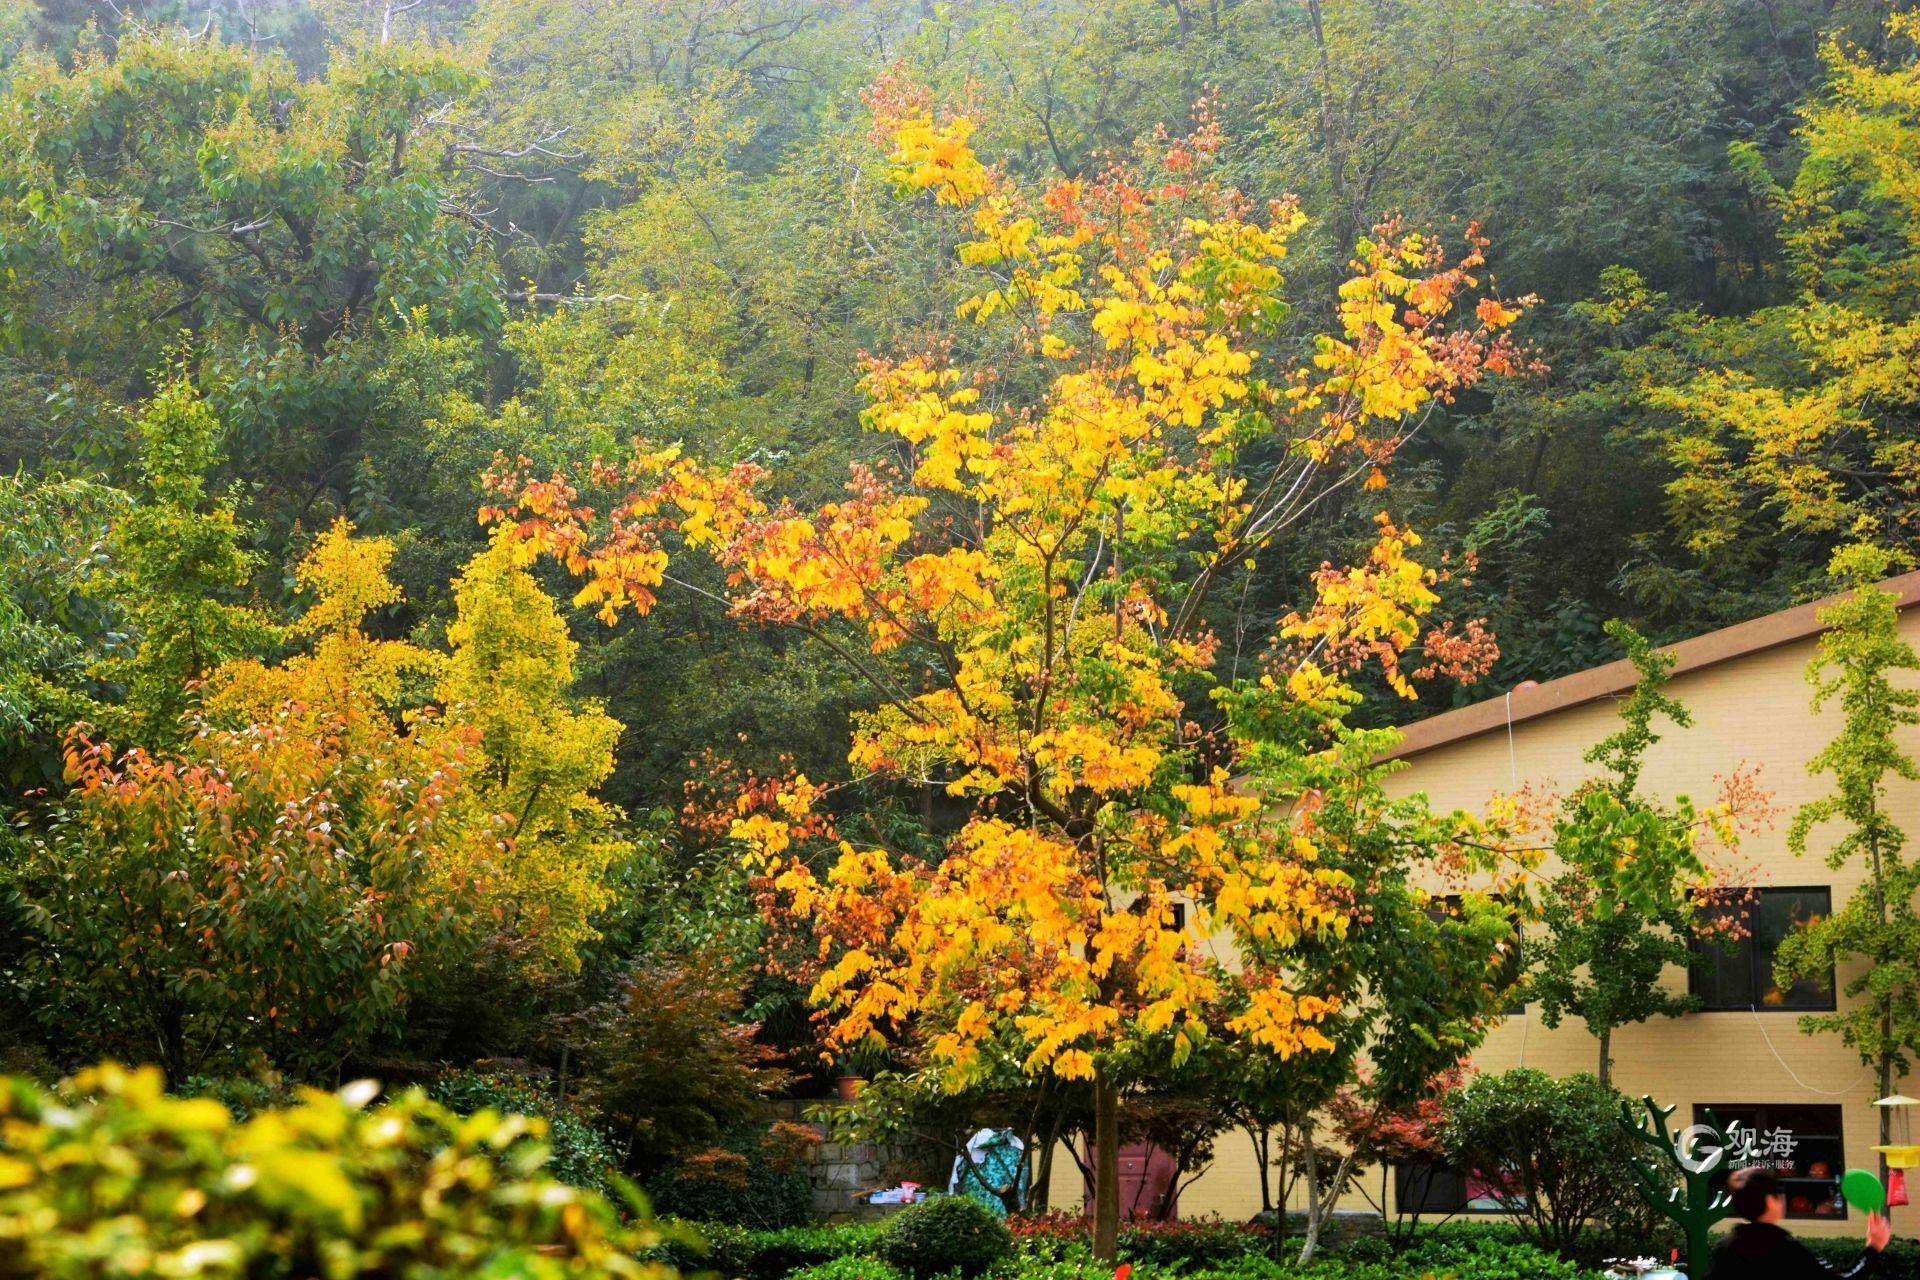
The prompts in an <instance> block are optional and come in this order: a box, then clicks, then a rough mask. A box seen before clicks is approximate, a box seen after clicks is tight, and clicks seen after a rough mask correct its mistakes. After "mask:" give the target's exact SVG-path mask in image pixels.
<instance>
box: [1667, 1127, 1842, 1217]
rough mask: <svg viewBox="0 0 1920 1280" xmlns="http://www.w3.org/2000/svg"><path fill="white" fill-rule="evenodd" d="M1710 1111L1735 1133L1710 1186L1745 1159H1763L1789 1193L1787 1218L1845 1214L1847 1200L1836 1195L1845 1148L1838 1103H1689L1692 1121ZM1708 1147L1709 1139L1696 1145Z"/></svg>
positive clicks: (1753, 1162) (1760, 1161)
mask: <svg viewBox="0 0 1920 1280" xmlns="http://www.w3.org/2000/svg"><path fill="white" fill-rule="evenodd" d="M1709 1113H1711V1114H1713V1115H1714V1116H1717V1117H1718V1118H1719V1120H1720V1123H1721V1124H1722V1125H1724V1126H1725V1127H1726V1130H1727V1136H1728V1137H1730V1138H1732V1139H1733V1157H1732V1159H1730V1160H1729V1161H1728V1162H1727V1165H1728V1167H1727V1168H1724V1169H1722V1170H1721V1171H1720V1172H1719V1173H1717V1174H1716V1175H1714V1186H1715V1187H1719V1186H1722V1185H1724V1184H1725V1182H1726V1175H1727V1174H1728V1173H1730V1172H1732V1170H1734V1169H1741V1168H1745V1167H1747V1166H1749V1165H1765V1166H1766V1167H1768V1168H1770V1169H1772V1170H1773V1171H1774V1173H1775V1174H1776V1175H1777V1176H1778V1177H1779V1179H1780V1189H1781V1190H1782V1191H1784V1192H1786V1194H1787V1216H1788V1217H1789V1218H1844V1217H1846V1216H1847V1205H1846V1201H1845V1200H1843V1199H1842V1198H1841V1196H1840V1174H1841V1172H1842V1171H1843V1170H1844V1169H1845V1168H1846V1166H1847V1161H1846V1153H1845V1151H1844V1150H1843V1149H1842V1145H1841V1139H1840V1132H1841V1130H1840V1108H1839V1107H1818V1106H1770V1105H1765V1104H1760V1105H1756V1104H1754V1103H1748V1102H1728V1103H1715V1104H1703V1105H1700V1106H1696V1107H1694V1109H1693V1119H1694V1122H1695V1123H1696V1124H1698V1123H1702V1122H1704V1121H1705V1120H1706V1119H1707V1116H1708V1114H1709ZM1697 1149H1698V1150H1700V1151H1702V1152H1706V1151H1711V1150H1712V1149H1713V1143H1712V1142H1711V1140H1709V1141H1707V1142H1703V1143H1701V1144H1700V1146H1699V1147H1698V1148H1697Z"/></svg>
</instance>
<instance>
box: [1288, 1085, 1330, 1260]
mask: <svg viewBox="0 0 1920 1280" xmlns="http://www.w3.org/2000/svg"><path fill="white" fill-rule="evenodd" d="M1300 1169H1301V1175H1300V1176H1301V1177H1302V1178H1304V1179H1305V1180H1306V1184H1307V1238H1306V1239H1305V1240H1304V1241H1303V1242H1301V1245H1300V1265H1301V1266H1303V1267H1304V1266H1306V1265H1307V1264H1308V1263H1310V1262H1312V1261H1313V1251H1314V1250H1315V1249H1317V1248H1319V1247H1320V1156H1319V1153H1318V1152H1316V1151H1315V1150H1314V1149H1313V1121H1312V1120H1310V1119H1309V1120H1306V1121H1303V1122H1302V1123H1301V1125H1300ZM1280 1229H1281V1230H1282V1231H1284V1230H1286V1207H1285V1206H1284V1205H1283V1206H1281V1211H1280Z"/></svg>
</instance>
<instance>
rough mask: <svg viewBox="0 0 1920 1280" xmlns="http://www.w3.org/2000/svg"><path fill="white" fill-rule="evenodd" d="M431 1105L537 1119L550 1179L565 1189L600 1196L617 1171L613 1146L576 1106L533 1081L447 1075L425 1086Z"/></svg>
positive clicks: (514, 1076) (503, 1075) (506, 1074)
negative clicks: (541, 1122) (542, 1124)
mask: <svg viewBox="0 0 1920 1280" xmlns="http://www.w3.org/2000/svg"><path fill="white" fill-rule="evenodd" d="M427 1091H428V1093H429V1094H431V1095H432V1097H433V1099H434V1100H435V1101H436V1102H440V1103H443V1104H445V1105H446V1106H448V1107H451V1108H452V1109H453V1110H455V1111H458V1112H459V1113H460V1114H461V1115H472V1114H474V1113H475V1112H478V1111H492V1112H494V1113H496V1114H498V1115H522V1116H537V1117H539V1118H540V1119H542V1120H545V1121H546V1122H547V1149H548V1156H547V1166H546V1173H547V1176H548V1177H550V1178H554V1179H556V1180H558V1181H560V1182H564V1183H566V1184H567V1185H568V1186H570V1187H581V1188H583V1189H585V1190H588V1191H598V1192H601V1193H603V1194H604V1193H605V1192H606V1191H607V1190H608V1188H609V1186H610V1183H609V1179H610V1178H611V1177H612V1175H613V1174H614V1172H615V1170H616V1169H617V1168H618V1167H619V1160H618V1157H617V1155H616V1154H615V1152H614V1149H613V1144H612V1143H611V1142H609V1141H608V1140H607V1136H606V1134H604V1133H602V1132H601V1131H600V1130H599V1129H598V1128H596V1127H595V1126H594V1125H593V1123H592V1122H591V1121H589V1120H588V1119H587V1118H586V1116H585V1115H583V1114H582V1113H581V1112H580V1110H579V1109H578V1108H577V1107H574V1106H573V1105H571V1104H570V1103H567V1102H563V1101H561V1100H560V1099H559V1098H556V1097H554V1095H553V1094H552V1093H551V1092H549V1091H548V1090H546V1089H544V1088H542V1087H541V1086H540V1084H539V1083H538V1082H537V1081H534V1080H530V1079H528V1078H527V1077H526V1076H524V1075H522V1074H520V1073H518V1072H514V1071H502V1070H487V1069H481V1068H469V1069H467V1070H464V1071H449V1072H447V1073H446V1074H444V1075H442V1076H440V1077H439V1078H438V1079H436V1080H435V1081H434V1082H433V1083H432V1084H431V1085H430V1086H428V1090H427Z"/></svg>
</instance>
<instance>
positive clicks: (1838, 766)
mask: <svg viewBox="0 0 1920 1280" xmlns="http://www.w3.org/2000/svg"><path fill="white" fill-rule="evenodd" d="M1888 567H1889V564H1888V557H1887V556H1886V555H1885V554H1884V553H1882V552H1879V551H1877V550H1873V549H1871V548H1865V547H1856V548H1853V549H1852V550H1850V551H1847V552H1843V553H1841V554H1840V555H1839V556H1836V557H1835V560H1834V570H1835V574H1836V576H1838V577H1840V578H1841V579H1842V580H1843V581H1846V582H1848V583H1849V584H1850V585H1851V586H1852V587H1853V590H1852V592H1850V593H1849V594H1848V595H1847V596H1845V597H1844V598H1842V599H1841V600H1840V601H1838V602H1837V603H1835V604H1831V605H1828V606H1827V607H1826V608H1825V609H1823V610H1821V612H1820V615H1819V618H1820V624H1821V625H1822V626H1823V627H1825V628H1826V631H1825V633H1824V634H1823V635H1822V636H1821V637H1820V644H1819V648H1818V650H1817V651H1816V652H1815V654H1814V657H1813V660H1812V662H1810V663H1809V664H1808V666H1807V681H1808V683H1810V684H1811V685H1812V686H1813V709H1814V710H1815V711H1816V712H1817V711H1819V710H1821V709H1822V708H1823V707H1825V706H1826V705H1828V704H1829V703H1833V702H1837V703H1838V704H1839V708H1840V715H1841V725H1840V732H1839V734H1838V735H1837V736H1835V738H1834V739H1833V741H1832V742H1830V743H1828V744H1827V746H1826V747H1825V748H1824V749H1822V750H1821V751H1820V753H1819V754H1818V755H1816V756H1814V758H1813V759H1812V760H1810V761H1809V762H1808V764H1807V769H1808V772H1810V773H1813V774H1816V775H1818V774H1831V775H1832V777H1833V783H1834V791H1833V794H1831V795H1828V796H1823V797H1821V798H1820V799H1818V800H1814V801H1810V802H1809V803H1807V804H1804V805H1802V806H1801V807H1800V809H1799V811H1798V812H1796V813H1795V814H1794V815H1793V824H1792V826H1790V827H1789V828H1788V830H1787V847H1788V848H1790V849H1792V850H1793V852H1794V853H1795V854H1796V855H1801V856H1804V855H1805V854H1806V853H1807V851H1808V849H1809V847H1810V841H1813V840H1814V839H1816V835H1817V833H1821V832H1823V831H1826V830H1829V829H1830V828H1831V826H1832V825H1838V827H1839V829H1840V833H1839V835H1838V838H1836V839H1834V840H1833V842H1832V844H1830V845H1828V846H1827V850H1826V859H1827V865H1828V866H1829V867H1832V868H1834V869H1835V870H1839V869H1841V868H1844V867H1848V866H1852V867H1856V868H1858V869H1859V871H1860V872H1861V882H1860V885H1859V887H1858V888H1857V889H1855V890H1854V892H1853V894H1852V895H1851V896H1850V897H1849V898H1848V899H1847V901H1846V902H1845V904H1843V905H1842V906H1841V907H1840V909H1839V910H1837V911H1835V912H1834V913H1833V914H1832V915H1829V916H1826V917H1825V918H1822V919H1815V920H1809V921H1805V922H1802V923H1801V924H1800V926H1799V927H1798V928H1797V929H1795V930H1794V931H1793V932H1792V933H1791V934H1789V935H1788V936H1787V938H1786V939H1785V940H1784V941H1783V942H1782V944H1781V946H1780V951H1779V954H1778V955H1777V956H1776V957H1775V962H1774V965H1775V967H1774V971H1775V975H1776V978H1775V980H1776V981H1779V982H1783V983H1784V982H1791V981H1797V980H1811V981H1815V982H1819V983H1821V984H1823V985H1825V984H1829V983H1831V982H1832V981H1833V973H1834V968H1835V966H1836V965H1838V964H1843V963H1851V964H1854V965H1857V966H1858V972H1857V973H1856V974H1854V975H1853V976H1852V977H1850V978H1849V979H1848V981H1847V983H1846V988H1845V990H1846V994H1847V996H1848V997H1849V998H1850V1001H1851V1003H1849V1004H1848V1005H1846V1006H1845V1007H1843V1008H1840V1009H1836V1010H1835V1011H1834V1012H1832V1013H1810V1014H1805V1015H1802V1017H1801V1019H1800V1025H1801V1027H1802V1028H1803V1029H1804V1030H1807V1031H1812V1032H1827V1033H1833V1034H1838V1035H1839V1036H1840V1038H1841V1040H1842V1041H1844V1042H1845V1043H1846V1044H1847V1046H1848V1047H1849V1048H1851V1049H1853V1050H1854V1051H1855V1052H1857V1053H1858V1054H1859V1055H1860V1059H1861V1061H1862V1062H1865V1063H1866V1064H1867V1065H1868V1066H1870V1067H1872V1068H1873V1069H1874V1071H1875V1073H1876V1077H1877V1079H1878V1081H1879V1088H1880V1096H1882V1097H1885V1096H1886V1095H1888V1094H1890V1093H1892V1092H1893V1089H1894V1085H1895V1083H1896V1082H1897V1081H1898V1080H1899V1079H1900V1077H1901V1076H1903V1075H1905V1074H1906V1072H1907V1070H1908V1067H1909V1064H1910V1063H1911V1062H1912V1061H1913V1059H1914V1057H1915V1055H1916V1053H1917V1052H1920V911H1916V910H1915V907H1914V895H1915V894H1916V893H1920V863H1915V862H1914V861H1913V860H1911V859H1909V858H1907V857H1906V856H1905V855H1904V852H1903V851H1904V849H1905V847H1906V842H1907V837H1906V832H1904V831H1902V830H1901V829H1900V825H1899V823H1897V822H1896V821H1895V820H1894V819H1893V817H1892V815H1891V814H1890V813H1889V812H1888V806H1887V788H1888V785H1889V784H1890V783H1892V782H1895V781H1908V782H1911V781H1914V780H1915V779H1920V768H1916V767H1915V765H1914V762H1913V758H1912V757H1911V756H1909V755H1908V754H1907V752H1906V751H1905V749H1903V748H1902V746H1901V745H1900V743H1899V742H1898V741H1897V737H1898V735H1899V734H1900V731H1901V730H1903V729H1906V728H1908V727H1910V726H1912V725H1915V724H1920V692H1916V691H1915V690H1913V689H1911V688H1906V687H1903V686H1901V685H1898V684H1896V683H1894V675H1895V673H1897V672H1903V671H1912V670H1915V669H1916V668H1920V658H1917V657H1916V656H1915V654H1914V651H1913V646H1912V645H1910V644H1908V643H1907V641H1906V640H1905V639H1903V638H1902V637H1901V635H1900V611H1899V608H1898V606H1897V605H1896V603H1895V601H1894V598H1893V597H1892V596H1891V595H1889V594H1888V593H1887V592H1885V591H1882V590H1879V589H1877V588H1875V587H1874V586H1873V585H1872V584H1873V582H1874V580H1876V579H1878V578H1881V577H1884V576H1885V575H1886V573H1887V570H1888ZM1879 1110H1880V1142H1881V1144H1882V1145H1885V1144H1887V1143H1889V1142H1891V1141H1892V1140H1893V1139H1892V1137H1891V1136H1890V1120H1891V1117H1890V1115H1889V1114H1888V1112H1887V1109H1886V1108H1885V1107H1882V1108H1880V1109H1879ZM1886 1163H1887V1162H1886V1156H1885V1155H1884V1154H1883V1155H1882V1156H1881V1157H1880V1167H1881V1172H1882V1173H1883V1174H1884V1173H1885V1171H1886Z"/></svg>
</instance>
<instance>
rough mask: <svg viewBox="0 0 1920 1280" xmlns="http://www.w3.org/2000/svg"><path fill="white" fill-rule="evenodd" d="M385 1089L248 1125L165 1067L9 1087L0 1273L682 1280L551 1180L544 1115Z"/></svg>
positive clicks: (648, 1239)
mask: <svg viewBox="0 0 1920 1280" xmlns="http://www.w3.org/2000/svg"><path fill="white" fill-rule="evenodd" d="M373 1094H374V1090H373V1089H372V1088H371V1087H362V1086H349V1088H348V1089H345V1090H342V1091H341V1093H339V1094H323V1093H317V1092H308V1093H306V1094H305V1095H303V1098H302V1100H301V1101H300V1102H299V1103H297V1104H296V1105H294V1106H291V1107H285V1108H270V1109H266V1110H262V1111H260V1112H258V1113H257V1114H255V1115H254V1116H253V1117H252V1118H251V1119H249V1120H246V1121H244V1122H240V1121H236V1120H235V1119H234V1117H233V1115H232V1113H230V1112H229V1111H228V1110H227V1108H226V1107H225V1106H223V1105H221V1104H220V1103H219V1102H217V1101H215V1100H213V1099H211V1098H178V1097H170V1096H168V1095H167V1094H166V1093H165V1092H164V1091H163V1088H162V1085H161V1076H160V1072H159V1070H158V1069H157V1068H151V1067H148V1068H143V1069H141V1070H138V1071H127V1070H123V1069H121V1068H119V1067H113V1066H103V1067H97V1068H93V1069H91V1070H88V1071H83V1072H81V1073H80V1074H79V1075H77V1076H76V1077H74V1079H73V1080H72V1081H71V1082H70V1083H69V1084H66V1085H62V1086H60V1087H58V1088H56V1089H52V1090H48V1089H44V1088H41V1087H40V1086H38V1085H35V1084H33V1083H31V1082H28V1081H25V1080H21V1079H0V1276H34V1277H39V1278H44V1280H81V1278H82V1277H85V1278H87V1280H91V1278H92V1277H97V1276H103V1275H154V1276H164V1275H204V1276H211V1277H220V1276H269V1275H271V1276H317V1275H325V1276H328V1277H331V1278H332V1280H371V1278H372V1277H376V1276H400V1275H422V1276H423V1275H473V1276H480V1275H495V1276H506V1275H512V1276H515V1277H527V1278H529V1280H562V1278H565V1280H588V1278H589V1277H591V1278H592V1280H618V1278H619V1277H629V1278H636V1280H638V1278H644V1280H665V1278H666V1277H668V1276H670V1275H671V1272H670V1271H669V1270H668V1269H667V1268H665V1267H664V1266H662V1265H660V1264H659V1263H657V1262H647V1261H642V1260H641V1259H639V1258H638V1257H636V1253H635V1251H636V1250H637V1249H641V1248H645V1247H647V1246H650V1245H653V1244H655V1243H657V1241H658V1240H659V1238H660V1237H659V1232H658V1231H657V1230H656V1229H654V1228H653V1227H651V1226H650V1225H647V1224H645V1223H622V1222H621V1221H620V1219H619V1216H618V1215H617V1214H616V1213H615V1212H614V1210H613V1208H612V1207H611V1206H610V1205H609V1204H608V1203H607V1202H606V1200H605V1199H604V1198H602V1197H600V1196H597V1195H594V1194H592V1193H591V1192H586V1191H581V1190H579V1189H577V1188H573V1187H568V1186H565V1185H563V1184H561V1183H558V1182H555V1181H554V1180H553V1179H551V1178H549V1177H548V1176H546V1174H545V1173H544V1172H543V1168H542V1166H543V1165H544V1163H545V1160H546V1151H545V1148H544V1146H543V1145H542V1144H541V1143H540V1141H539V1139H540V1137H541V1136H542V1134H543V1132H544V1126H543V1125H542V1124H541V1122H539V1121H538V1120H528V1119H525V1118H521V1117H517V1116H509V1117H497V1118H484V1119H462V1118H461V1117H460V1116H458V1115H456V1114H455V1113H454V1112H452V1111H450V1110H449V1109H447V1108H446V1107H444V1106H441V1105H440V1104H438V1103H436V1102H434V1101H432V1100H431V1099H430V1098H428V1097H427V1096H426V1095H425V1094H423V1093H421V1092H419V1091H417V1090H415V1091H409V1092H407V1093H405V1094H402V1095H400V1096H399V1097H398V1098H396V1099H395V1100H393V1101H392V1102H390V1103H388V1104H387V1105H385V1106H381V1107H379V1108H377V1109H372V1110H368V1109H367V1107H366V1104H367V1103H368V1102H370V1101H371V1100H372V1097H373Z"/></svg>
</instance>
